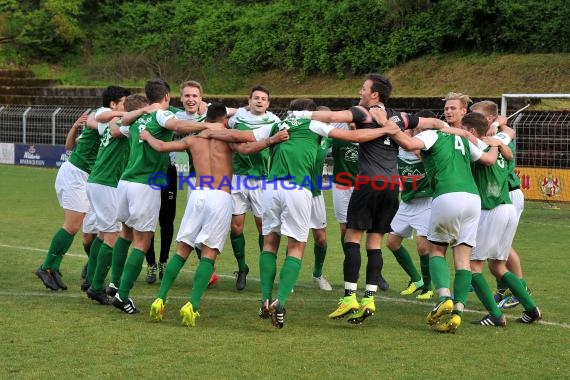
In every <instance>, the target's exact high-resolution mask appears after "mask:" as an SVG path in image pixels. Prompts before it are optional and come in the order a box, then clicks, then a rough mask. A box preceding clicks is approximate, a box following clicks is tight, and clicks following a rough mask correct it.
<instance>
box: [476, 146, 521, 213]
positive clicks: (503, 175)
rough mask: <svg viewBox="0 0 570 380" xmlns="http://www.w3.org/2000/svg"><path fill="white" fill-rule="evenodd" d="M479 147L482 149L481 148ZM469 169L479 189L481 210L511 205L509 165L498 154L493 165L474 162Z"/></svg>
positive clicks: (487, 148)
mask: <svg viewBox="0 0 570 380" xmlns="http://www.w3.org/2000/svg"><path fill="white" fill-rule="evenodd" d="M483 144H484V143H483ZM485 145H486V144H485ZM480 147H481V148H482V147H483V146H480ZM485 150H489V147H486V148H485ZM471 169H472V171H473V178H475V183H476V184H477V188H478V189H479V194H480V196H481V208H482V209H483V210H491V209H493V208H495V207H497V206H499V205H504V204H511V198H510V197H509V186H508V181H507V178H508V176H509V164H508V161H507V160H505V158H504V157H503V156H502V155H501V154H500V153H499V155H498V157H497V161H496V162H495V163H494V164H493V165H491V166H487V165H483V164H481V163H479V162H474V163H472V165H471Z"/></svg>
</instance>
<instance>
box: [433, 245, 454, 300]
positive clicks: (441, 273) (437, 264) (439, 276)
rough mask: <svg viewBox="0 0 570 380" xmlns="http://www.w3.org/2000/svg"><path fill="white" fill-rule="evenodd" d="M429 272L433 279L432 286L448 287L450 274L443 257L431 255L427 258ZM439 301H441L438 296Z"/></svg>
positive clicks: (437, 287) (436, 287) (438, 287)
mask: <svg viewBox="0 0 570 380" xmlns="http://www.w3.org/2000/svg"><path fill="white" fill-rule="evenodd" d="M429 273H430V275H431V278H432V280H433V285H434V288H435V289H436V290H437V289H442V288H445V289H449V288H450V286H451V274H450V273H449V268H448V267H447V261H446V260H445V257H442V256H433V257H430V259H429ZM440 301H443V299H441V297H440Z"/></svg>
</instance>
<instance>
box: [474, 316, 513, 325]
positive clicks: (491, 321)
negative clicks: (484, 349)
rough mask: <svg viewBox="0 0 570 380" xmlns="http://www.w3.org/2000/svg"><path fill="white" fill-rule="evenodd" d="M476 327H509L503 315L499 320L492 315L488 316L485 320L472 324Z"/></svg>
mask: <svg viewBox="0 0 570 380" xmlns="http://www.w3.org/2000/svg"><path fill="white" fill-rule="evenodd" d="M471 323H472V324H474V325H481V326H494V327H505V326H506V325H507V318H506V317H505V316H504V315H501V316H500V317H499V318H497V317H493V316H492V315H491V314H487V315H486V316H485V317H483V319H481V320H479V321H473V322H471Z"/></svg>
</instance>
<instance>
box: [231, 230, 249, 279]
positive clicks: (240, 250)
mask: <svg viewBox="0 0 570 380" xmlns="http://www.w3.org/2000/svg"><path fill="white" fill-rule="evenodd" d="M230 240H231V241H232V249H233V251H234V256H235V257H236V260H237V263H238V270H239V271H240V272H243V271H245V267H246V264H245V237H244V236H243V233H241V234H239V235H236V236H231V237H230Z"/></svg>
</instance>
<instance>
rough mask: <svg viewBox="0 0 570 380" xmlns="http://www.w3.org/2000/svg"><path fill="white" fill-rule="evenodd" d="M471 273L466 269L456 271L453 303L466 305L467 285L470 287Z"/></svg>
mask: <svg viewBox="0 0 570 380" xmlns="http://www.w3.org/2000/svg"><path fill="white" fill-rule="evenodd" d="M471 278H472V276H471V271H470V270H467V269H458V270H456V271H455V279H454V280H453V301H454V303H458V302H459V303H462V304H463V305H464V306H466V305H467V297H469V285H471Z"/></svg>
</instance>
